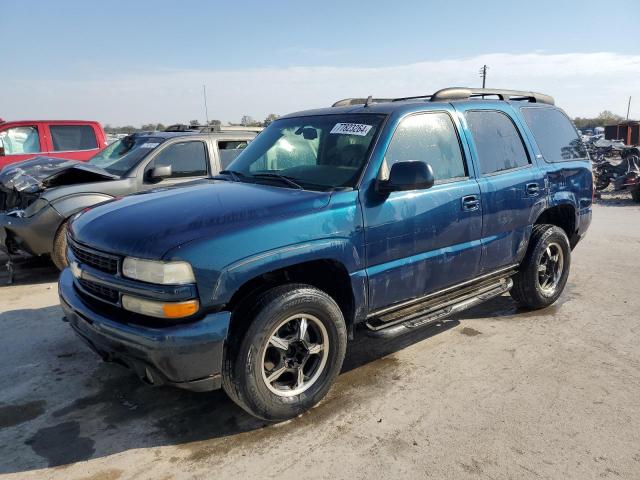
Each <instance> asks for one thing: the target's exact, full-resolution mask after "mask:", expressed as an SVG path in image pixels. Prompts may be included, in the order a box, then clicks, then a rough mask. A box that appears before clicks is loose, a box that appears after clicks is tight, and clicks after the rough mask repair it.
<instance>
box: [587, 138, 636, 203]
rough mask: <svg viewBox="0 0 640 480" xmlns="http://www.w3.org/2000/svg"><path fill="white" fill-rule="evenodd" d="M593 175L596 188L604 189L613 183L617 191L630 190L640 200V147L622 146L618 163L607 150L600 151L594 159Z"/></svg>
mask: <svg viewBox="0 0 640 480" xmlns="http://www.w3.org/2000/svg"><path fill="white" fill-rule="evenodd" d="M593 176H594V180H595V184H596V190H598V191H600V190H604V189H605V188H607V187H608V186H609V185H610V184H611V183H613V186H614V190H615V191H620V190H628V191H629V192H631V198H633V200H634V201H636V202H640V148H638V147H624V148H622V150H621V153H620V161H619V162H617V163H614V162H613V161H612V160H611V159H610V157H608V156H607V155H606V152H602V151H598V152H597V154H596V156H595V158H594V159H593Z"/></svg>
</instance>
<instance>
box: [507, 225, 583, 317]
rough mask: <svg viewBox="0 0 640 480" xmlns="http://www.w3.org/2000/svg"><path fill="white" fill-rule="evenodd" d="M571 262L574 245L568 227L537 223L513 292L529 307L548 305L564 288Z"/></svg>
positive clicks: (519, 300) (520, 302) (513, 294)
mask: <svg viewBox="0 0 640 480" xmlns="http://www.w3.org/2000/svg"><path fill="white" fill-rule="evenodd" d="M570 266H571V247H570V245H569V239H568V238H567V235H566V234H565V233H564V230H562V229H561V228H560V227H556V226H554V225H534V226H533V231H532V232H531V238H530V239H529V248H528V250H527V254H526V256H525V258H524V260H523V261H522V264H521V265H520V268H519V270H518V273H517V274H516V275H515V276H514V278H513V288H512V289H511V296H512V297H513V299H514V300H515V301H516V303H518V305H520V306H522V307H525V308H531V309H539V308H545V307H548V306H549V305H551V304H552V303H553V302H555V301H556V300H557V299H558V297H559V296H560V294H561V293H562V291H563V290H564V287H565V285H566V283H567V278H568V277H569V267H570Z"/></svg>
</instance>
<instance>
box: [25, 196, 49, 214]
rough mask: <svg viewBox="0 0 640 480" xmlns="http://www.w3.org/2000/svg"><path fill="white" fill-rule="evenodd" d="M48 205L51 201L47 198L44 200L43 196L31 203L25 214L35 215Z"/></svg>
mask: <svg viewBox="0 0 640 480" xmlns="http://www.w3.org/2000/svg"><path fill="white" fill-rule="evenodd" d="M47 205H49V202H47V201H46V200H43V199H42V198H39V199H37V200H36V201H35V202H33V203H32V204H31V205H29V206H28V207H27V208H25V210H24V216H25V217H27V218H29V217H33V216H34V215H35V214H36V213H38V212H39V211H40V210H42V209H43V208H44V207H46V206H47Z"/></svg>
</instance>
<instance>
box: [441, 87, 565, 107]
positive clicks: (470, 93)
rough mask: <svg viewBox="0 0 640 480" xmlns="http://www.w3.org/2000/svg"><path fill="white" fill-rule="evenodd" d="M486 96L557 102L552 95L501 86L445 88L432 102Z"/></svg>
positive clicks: (549, 102)
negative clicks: (506, 88) (507, 88)
mask: <svg viewBox="0 0 640 480" xmlns="http://www.w3.org/2000/svg"><path fill="white" fill-rule="evenodd" d="M485 96H496V97H498V98H499V99H500V100H526V101H529V102H534V103H546V104H548V105H554V104H555V101H554V100H553V97H552V96H551V95H545V94H544V93H536V92H527V91H523V90H503V89H501V88H466V87H453V88H443V89H442V90H438V91H437V92H436V93H434V94H433V95H431V97H430V100H431V101H432V102H441V101H447V100H468V99H469V98H471V97H482V98H484V97H485Z"/></svg>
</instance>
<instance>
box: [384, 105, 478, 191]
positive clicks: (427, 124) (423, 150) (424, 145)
mask: <svg viewBox="0 0 640 480" xmlns="http://www.w3.org/2000/svg"><path fill="white" fill-rule="evenodd" d="M407 160H420V161H423V162H426V163H428V164H430V165H431V167H432V168H433V173H434V175H435V179H436V181H439V180H449V179H452V178H460V177H466V176H467V172H466V168H465V163H464V159H463V157H462V152H461V150H460V142H459V141H458V135H457V134H456V130H455V126H454V125H453V122H452V121H451V118H450V117H449V115H448V114H446V113H423V114H419V115H411V116H409V117H407V118H405V119H404V120H402V122H401V123H400V125H398V128H397V129H396V131H395V133H394V134H393V139H392V140H391V143H390V144H389V148H388V149H387V153H386V155H385V162H384V164H383V171H382V172H381V175H380V177H381V178H382V179H386V178H388V176H389V172H390V171H391V167H392V166H393V164H394V163H396V162H403V161H407Z"/></svg>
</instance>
